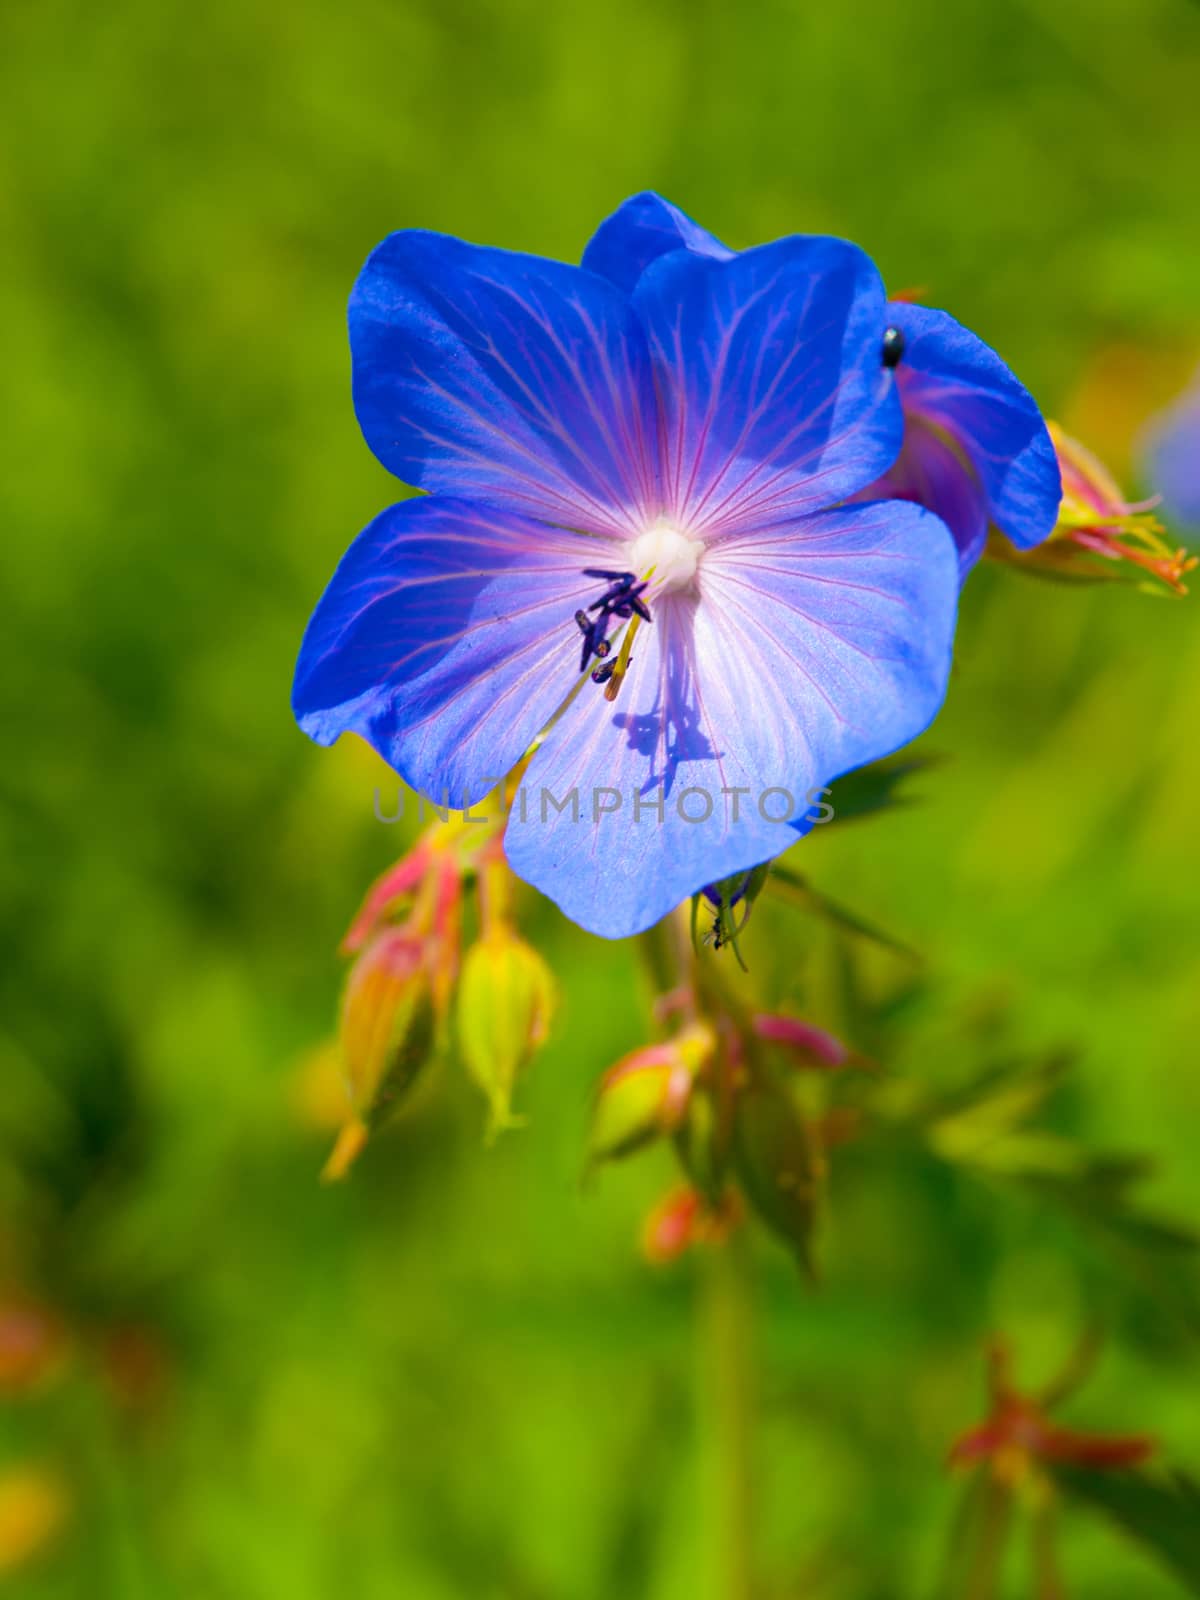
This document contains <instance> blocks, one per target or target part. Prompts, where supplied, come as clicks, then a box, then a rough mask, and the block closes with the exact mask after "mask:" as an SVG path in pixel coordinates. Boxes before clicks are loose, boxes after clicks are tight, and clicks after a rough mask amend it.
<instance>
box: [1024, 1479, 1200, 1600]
mask: <svg viewBox="0 0 1200 1600" xmlns="http://www.w3.org/2000/svg"><path fill="white" fill-rule="evenodd" d="M1055 1478H1056V1480H1057V1482H1058V1483H1059V1485H1060V1486H1061V1487H1062V1489H1063V1490H1064V1492H1065V1493H1066V1494H1067V1495H1069V1496H1070V1497H1071V1498H1072V1499H1073V1500H1075V1501H1076V1502H1079V1503H1082V1504H1085V1505H1089V1506H1091V1507H1092V1508H1093V1509H1094V1510H1097V1511H1102V1512H1104V1513H1105V1515H1106V1516H1107V1517H1108V1518H1109V1519H1110V1520H1111V1521H1112V1522H1115V1523H1116V1524H1117V1526H1118V1527H1119V1528H1120V1529H1121V1530H1122V1532H1124V1533H1126V1534H1128V1535H1129V1536H1130V1538H1132V1539H1136V1540H1137V1541H1138V1542H1139V1543H1140V1544H1141V1545H1143V1546H1144V1547H1145V1548H1146V1549H1147V1550H1148V1551H1150V1553H1151V1554H1152V1555H1154V1556H1156V1557H1157V1558H1158V1560H1159V1561H1161V1562H1162V1564H1163V1565H1164V1566H1165V1567H1167V1568H1168V1569H1169V1571H1171V1572H1172V1573H1173V1574H1174V1576H1175V1577H1176V1578H1178V1579H1179V1580H1180V1581H1181V1582H1182V1583H1183V1584H1184V1586H1185V1587H1186V1588H1187V1591H1188V1593H1189V1594H1200V1486H1198V1485H1197V1484H1196V1482H1195V1480H1194V1479H1193V1478H1190V1477H1188V1476H1187V1475H1186V1474H1184V1473H1182V1472H1167V1473H1165V1474H1163V1475H1161V1476H1157V1475H1154V1474H1151V1473H1149V1472H1083V1471H1078V1470H1074V1469H1069V1468H1060V1469H1059V1470H1058V1471H1057V1472H1056V1473H1055Z"/></svg>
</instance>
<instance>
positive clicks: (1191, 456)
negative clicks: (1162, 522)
mask: <svg viewBox="0 0 1200 1600" xmlns="http://www.w3.org/2000/svg"><path fill="white" fill-rule="evenodd" d="M1143 455H1144V457H1145V466H1146V476H1147V478H1148V479H1149V481H1150V486H1151V488H1152V489H1154V490H1156V491H1157V492H1158V493H1159V494H1161V495H1162V500H1163V507H1164V509H1165V511H1166V514H1167V517H1168V518H1169V520H1170V521H1172V522H1178V523H1179V524H1180V525H1181V526H1182V527H1185V528H1200V375H1198V376H1197V378H1196V379H1194V380H1193V383H1192V387H1191V388H1190V389H1189V390H1187V391H1186V392H1185V393H1184V394H1182V395H1180V397H1179V398H1178V400H1176V401H1175V402H1174V404H1173V405H1172V406H1171V407H1170V408H1169V409H1168V410H1167V411H1165V412H1164V413H1163V414H1162V415H1161V416H1159V417H1156V418H1155V419H1154V421H1153V422H1152V423H1151V425H1150V428H1149V429H1148V431H1147V435H1146V437H1145V439H1144V441H1143Z"/></svg>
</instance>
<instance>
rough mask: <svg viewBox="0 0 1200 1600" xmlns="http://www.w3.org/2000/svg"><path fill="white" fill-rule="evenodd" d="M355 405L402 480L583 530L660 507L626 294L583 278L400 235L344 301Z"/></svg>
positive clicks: (640, 520)
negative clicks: (653, 506)
mask: <svg viewBox="0 0 1200 1600" xmlns="http://www.w3.org/2000/svg"><path fill="white" fill-rule="evenodd" d="M350 348H351V354H352V357H353V369H354V405H355V409H356V411H357V413H358V420H359V423H360V425H361V427H362V430H363V433H364V435H365V437H366V440H367V443H368V444H369V445H370V446H371V449H372V450H373V451H374V452H375V454H376V455H377V456H378V457H379V459H380V461H382V462H383V464H384V466H385V467H387V468H388V470H389V471H391V472H394V473H395V474H396V476H397V477H399V478H402V479H403V480H404V481H405V482H406V483H411V484H414V485H417V486H419V487H420V488H423V489H431V490H441V491H443V492H445V493H450V494H460V495H463V496H466V497H468V498H472V499H479V500H485V501H487V502H488V503H489V504H493V505H500V506H503V507H506V508H507V509H509V510H512V511H517V512H520V513H522V514H524V515H527V516H534V517H540V518H544V519H545V520H546V521H548V522H553V523H563V524H566V525H567V526H569V527H576V528H584V529H587V530H588V531H590V532H607V533H613V532H618V531H620V532H624V533H628V532H630V531H636V529H637V528H639V527H641V526H643V525H644V523H645V520H646V518H645V515H644V514H642V513H644V512H645V511H646V509H647V508H648V507H649V506H651V505H652V504H654V503H656V501H657V493H656V486H657V463H658V456H657V443H656V425H655V399H654V389H653V380H652V376H651V370H650V363H649V358H648V355H647V352H646V348H645V341H644V339H643V337H642V334H641V332H640V331H639V328H638V326H637V322H636V319H635V318H634V316H633V313H632V311H631V309H630V307H629V303H628V301H627V299H626V297H625V296H624V295H622V294H620V293H619V292H618V291H617V290H616V289H614V288H613V286H612V285H611V284H608V283H605V282H604V281H603V280H601V279H599V278H597V277H596V276H595V275H594V274H592V273H588V272H584V271H583V270H582V268H580V267H572V266H565V265H563V264H562V263H561V262H558V261H546V260H543V259H542V258H541V257H539V256H528V255H518V254H515V253H513V252H510V251H507V250H491V249H485V248H483V247H481V246H478V245H471V244H465V243H463V241H462V240H460V239H454V238H451V237H448V236H446V235H443V234H437V233H424V232H420V231H410V232H405V233H394V234H392V235H391V236H390V238H387V239H385V240H384V242H383V243H382V244H381V245H380V246H379V247H378V248H377V249H376V250H375V251H374V252H373V253H372V255H371V256H370V258H369V259H368V261H367V264H366V266H365V267H364V268H363V270H362V272H361V274H360V275H359V278H358V282H357V283H356V284H355V286H354V290H353V293H352V294H351V296H350Z"/></svg>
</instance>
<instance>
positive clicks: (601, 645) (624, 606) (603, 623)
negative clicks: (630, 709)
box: [575, 567, 654, 683]
mask: <svg viewBox="0 0 1200 1600" xmlns="http://www.w3.org/2000/svg"><path fill="white" fill-rule="evenodd" d="M583 575H584V577H585V578H602V579H603V580H604V582H605V583H606V584H607V585H608V587H607V588H606V589H605V591H604V593H603V594H602V595H601V596H600V598H599V600H593V601H592V602H591V604H590V605H589V606H588V608H587V611H584V610H582V609H581V610H579V611H577V612H576V613H575V624H576V626H577V627H578V629H579V631H580V633H581V634H582V635H583V650H582V654H581V656H580V660H579V670H580V672H586V671H587V665H588V662H589V661H590V660H591V659H592V657H593V656H596V657H598V658H600V659H603V658H604V657H605V656H606V655H608V653H609V651H610V650H611V649H612V642H611V640H610V639H609V638H608V625H609V622H610V621H611V620H612V618H613V617H616V618H618V619H619V620H620V621H622V622H628V621H629V619H630V618H631V617H632V616H634V614H635V613H636V615H637V616H639V617H641V619H642V621H643V622H653V620H654V619H653V617H652V616H651V615H650V607H649V606H648V605H647V604H646V602H645V601H644V600H643V599H642V595H643V594H644V593H645V591H646V590H647V589H648V588H649V586H650V585H649V580H648V579H647V580H646V581H645V582H643V583H639V582H638V581H637V573H636V572H610V571H609V570H608V568H607V567H585V568H584V569H583ZM588 611H595V612H598V613H599V615H598V616H595V617H589V616H588ZM614 666H615V663H610V664H609V665H607V666H604V667H597V669H596V671H595V672H593V673H592V679H593V681H594V682H596V683H607V682H608V680H609V679H610V678H611V677H612V675H613V669H614Z"/></svg>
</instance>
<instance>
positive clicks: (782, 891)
mask: <svg viewBox="0 0 1200 1600" xmlns="http://www.w3.org/2000/svg"><path fill="white" fill-rule="evenodd" d="M767 886H768V888H769V889H771V890H772V891H773V892H774V893H775V894H776V895H777V896H778V897H779V898H781V899H784V900H788V901H790V902H791V903H792V904H793V905H798V906H801V907H803V909H804V910H806V911H810V912H812V914H813V915H814V916H818V917H821V918H823V919H824V920H825V921H826V922H829V923H831V924H832V925H833V926H834V927H835V928H840V929H841V930H842V932H843V933H852V934H854V936H855V937H856V938H859V939H869V940H870V941H871V942H872V943H873V944H878V945H882V946H883V948H884V949H885V950H892V951H894V952H895V953H896V954H897V955H901V956H904V957H906V958H907V959H908V960H910V961H919V960H920V959H921V958H920V956H918V955H917V953H916V951H915V950H913V949H912V947H911V946H910V945H906V944H903V943H902V942H901V941H900V940H899V939H894V938H893V937H892V935H891V934H890V933H885V932H884V931H883V929H882V928H877V927H876V926H875V925H874V923H871V922H868V921H867V920H866V919H865V918H864V917H860V916H859V915H858V914H857V912H854V911H850V910H848V909H847V908H846V907H845V906H843V905H841V904H839V903H838V902H837V901H836V900H831V899H830V898H829V896H828V895H825V894H821V893H820V892H819V890H817V889H814V888H813V887H812V885H811V884H810V883H809V882H808V880H807V879H806V878H803V877H801V875H800V874H799V873H798V872H793V871H791V869H790V868H788V867H780V866H774V867H772V869H771V876H770V877H769V878H768V880H767Z"/></svg>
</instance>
